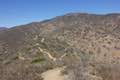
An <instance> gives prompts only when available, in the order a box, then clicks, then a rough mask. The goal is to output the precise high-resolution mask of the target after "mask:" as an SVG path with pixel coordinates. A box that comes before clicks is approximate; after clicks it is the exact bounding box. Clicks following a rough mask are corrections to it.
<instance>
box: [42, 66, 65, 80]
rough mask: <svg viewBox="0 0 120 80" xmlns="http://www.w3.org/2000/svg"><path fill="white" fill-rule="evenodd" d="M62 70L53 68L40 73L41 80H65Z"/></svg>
mask: <svg viewBox="0 0 120 80" xmlns="http://www.w3.org/2000/svg"><path fill="white" fill-rule="evenodd" d="M62 70H63V68H54V69H52V70H48V71H46V72H44V73H42V77H43V80H65V79H66V78H67V75H62V74H61V71H62Z"/></svg>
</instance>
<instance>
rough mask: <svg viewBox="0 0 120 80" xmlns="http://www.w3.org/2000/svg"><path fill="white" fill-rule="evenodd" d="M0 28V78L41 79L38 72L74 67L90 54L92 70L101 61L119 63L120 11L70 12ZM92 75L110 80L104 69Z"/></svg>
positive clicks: (13, 79)
mask: <svg viewBox="0 0 120 80" xmlns="http://www.w3.org/2000/svg"><path fill="white" fill-rule="evenodd" d="M0 30H5V31H4V32H1V33H0V68H1V70H0V71H1V72H0V78H1V80H39V79H38V78H40V76H38V74H41V73H42V72H43V71H45V70H48V69H51V68H54V67H56V66H68V67H69V66H70V65H72V66H73V67H72V68H71V70H74V69H73V68H74V67H75V66H77V64H80V61H81V60H83V62H84V61H87V60H88V61H90V60H89V58H90V56H91V55H92V59H95V61H96V62H94V61H93V62H94V64H92V62H91V63H90V65H92V66H91V67H92V69H96V66H95V65H96V64H98V63H101V64H104V63H108V62H110V64H111V63H112V64H113V62H114V63H118V64H119V57H120V54H119V53H120V14H106V15H97V14H88V13H69V14H66V15H62V16H57V17H55V18H53V19H50V20H45V21H42V22H33V23H30V24H26V25H21V26H16V27H13V28H10V29H7V30H6V28H0ZM50 55H52V57H51V56H50ZM86 55H87V56H86ZM81 56H82V57H81ZM84 57H85V59H82V58H84ZM116 59H117V60H116ZM95 63H96V64H95ZM73 64H74V65H73ZM83 64H84V63H83ZM80 65H81V64H80ZM80 65H79V66H80ZM85 65H86V64H85ZM87 66H88V65H87ZM91 67H89V68H91ZM93 67H94V68H93ZM79 68H81V67H79ZM83 68H84V67H83ZM85 68H86V67H85ZM75 69H77V68H75ZM92 69H90V70H92ZM71 70H70V71H71ZM79 70H81V69H79ZM79 70H76V71H79ZM85 70H86V69H85ZM98 71H99V70H98ZM3 72H4V73H3ZM68 72H69V71H68ZM78 73H80V72H78ZM6 74H7V75H6ZM23 75H25V76H24V77H23ZM76 75H77V74H76ZM90 75H94V76H96V77H98V76H100V77H101V78H103V80H110V78H108V79H105V77H104V76H102V72H101V74H100V73H98V74H97V72H96V74H95V73H93V74H90ZM40 80H42V79H40ZM76 80H79V79H76ZM83 80H91V79H83ZM93 80H102V79H93ZM111 80H113V79H112V78H111ZM116 80H118V79H116Z"/></svg>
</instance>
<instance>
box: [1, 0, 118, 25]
mask: <svg viewBox="0 0 120 80" xmlns="http://www.w3.org/2000/svg"><path fill="white" fill-rule="evenodd" d="M70 12H87V13H97V14H106V13H120V0H0V26H7V27H12V26H15V25H21V24H26V23H29V22H33V21H41V20H44V19H49V18H52V17H55V16H58V15H63V14H66V13H70Z"/></svg>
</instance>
